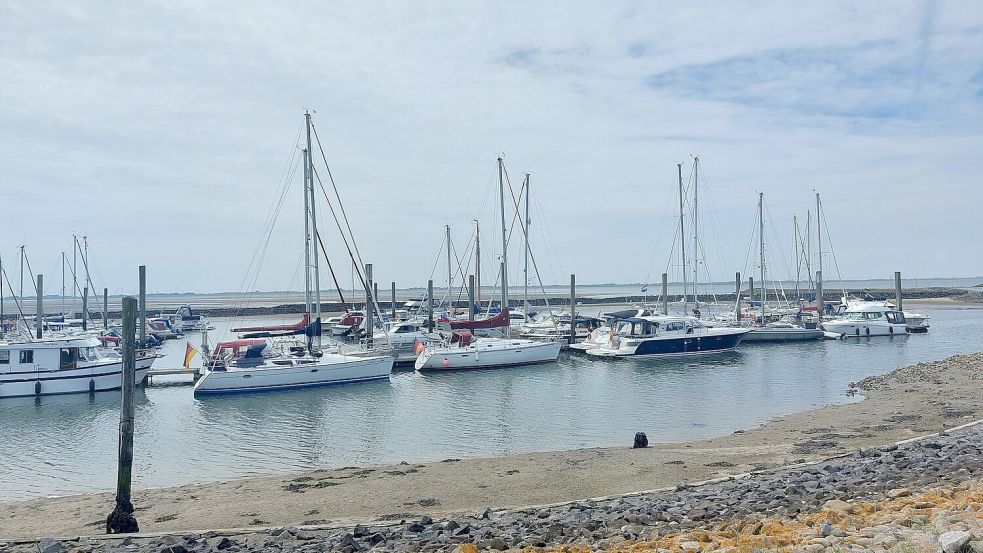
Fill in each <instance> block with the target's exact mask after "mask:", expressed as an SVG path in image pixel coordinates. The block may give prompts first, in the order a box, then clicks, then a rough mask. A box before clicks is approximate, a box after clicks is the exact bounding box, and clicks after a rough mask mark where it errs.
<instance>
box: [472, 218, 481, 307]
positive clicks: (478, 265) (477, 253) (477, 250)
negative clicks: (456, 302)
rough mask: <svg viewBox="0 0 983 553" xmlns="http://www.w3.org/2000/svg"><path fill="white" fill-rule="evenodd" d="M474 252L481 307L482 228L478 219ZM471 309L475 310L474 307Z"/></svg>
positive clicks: (476, 283) (475, 225)
mask: <svg viewBox="0 0 983 553" xmlns="http://www.w3.org/2000/svg"><path fill="white" fill-rule="evenodd" d="M474 252H475V260H474V281H475V284H474V287H475V288H477V290H475V293H476V295H477V297H478V305H481V227H480V225H479V224H478V220H477V219H475V220H474ZM471 309H474V306H473V305H472V306H471Z"/></svg>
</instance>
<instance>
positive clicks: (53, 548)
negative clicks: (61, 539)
mask: <svg viewBox="0 0 983 553" xmlns="http://www.w3.org/2000/svg"><path fill="white" fill-rule="evenodd" d="M63 551H65V548H64V547H63V546H62V545H61V544H60V543H58V542H56V541H55V540H53V539H51V538H44V539H43V540H41V541H39V542H38V553H62V552H63Z"/></svg>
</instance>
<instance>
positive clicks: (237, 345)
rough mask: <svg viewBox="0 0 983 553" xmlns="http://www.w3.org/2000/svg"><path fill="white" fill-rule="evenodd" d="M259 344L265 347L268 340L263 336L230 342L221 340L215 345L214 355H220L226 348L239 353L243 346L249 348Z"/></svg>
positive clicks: (234, 353)
mask: <svg viewBox="0 0 983 553" xmlns="http://www.w3.org/2000/svg"><path fill="white" fill-rule="evenodd" d="M259 345H262V346H264V347H265V346H266V340H264V339H262V338H246V339H243V340H230V341H228V342H219V343H218V344H217V345H216V346H215V350H214V351H213V352H212V355H214V356H215V357H219V356H221V354H222V352H224V351H226V350H229V351H231V352H232V354H233V355H237V354H238V353H239V350H241V349H242V348H248V347H251V346H259Z"/></svg>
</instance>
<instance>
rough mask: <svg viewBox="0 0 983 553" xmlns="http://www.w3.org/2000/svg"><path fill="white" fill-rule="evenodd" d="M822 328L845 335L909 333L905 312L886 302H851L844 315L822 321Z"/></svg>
mask: <svg viewBox="0 0 983 553" xmlns="http://www.w3.org/2000/svg"><path fill="white" fill-rule="evenodd" d="M821 326H822V329H823V330H825V331H828V332H834V333H836V334H839V335H841V336H845V337H851V336H852V337H865V336H894V335H901V334H907V332H908V324H907V322H906V321H905V316H904V313H902V312H900V311H896V310H894V309H893V308H891V307H888V306H887V305H885V304H884V302H870V301H865V302H850V303H848V304H847V306H846V310H845V311H843V314H842V316H840V317H839V318H837V319H833V320H830V321H824V322H823V323H822V325H821Z"/></svg>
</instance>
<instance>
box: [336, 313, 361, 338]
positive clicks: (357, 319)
mask: <svg viewBox="0 0 983 553" xmlns="http://www.w3.org/2000/svg"><path fill="white" fill-rule="evenodd" d="M364 320H365V313H362V312H361V311H349V312H348V313H346V314H345V315H344V316H343V317H342V318H341V320H340V321H338V322H337V323H336V324H335V325H334V326H332V327H331V334H332V335H334V336H350V335H351V334H352V333H353V332H356V331H357V329H359V328H360V327H361V326H362V321H364Z"/></svg>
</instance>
